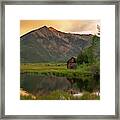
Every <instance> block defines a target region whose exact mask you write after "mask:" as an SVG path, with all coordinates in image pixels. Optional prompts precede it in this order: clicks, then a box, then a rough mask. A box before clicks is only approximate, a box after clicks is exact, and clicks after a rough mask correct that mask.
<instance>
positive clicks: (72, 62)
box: [67, 57, 77, 69]
mask: <svg viewBox="0 0 120 120" xmlns="http://www.w3.org/2000/svg"><path fill="white" fill-rule="evenodd" d="M76 67H77V63H76V58H74V57H71V58H70V59H69V60H68V61H67V68H68V69H76Z"/></svg>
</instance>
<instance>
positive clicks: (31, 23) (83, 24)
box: [20, 20, 100, 36]
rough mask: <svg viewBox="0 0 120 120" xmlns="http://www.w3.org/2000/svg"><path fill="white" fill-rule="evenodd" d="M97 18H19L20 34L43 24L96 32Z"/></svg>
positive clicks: (69, 29) (79, 31) (71, 30)
mask: <svg viewBox="0 0 120 120" xmlns="http://www.w3.org/2000/svg"><path fill="white" fill-rule="evenodd" d="M97 25H100V21H99V20H20V36H22V35H24V34H26V33H28V32H30V31H32V30H35V29H38V28H40V27H43V26H47V27H53V28H55V29H57V30H59V31H62V32H67V33H79V34H97V32H98V30H97Z"/></svg>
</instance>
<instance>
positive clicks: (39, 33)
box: [20, 26, 93, 63]
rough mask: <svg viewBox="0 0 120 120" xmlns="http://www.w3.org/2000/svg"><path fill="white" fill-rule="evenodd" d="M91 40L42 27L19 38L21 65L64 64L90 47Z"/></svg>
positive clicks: (85, 36) (83, 36)
mask: <svg viewBox="0 0 120 120" xmlns="http://www.w3.org/2000/svg"><path fill="white" fill-rule="evenodd" d="M92 38H93V35H91V34H90V35H80V34H71V33H65V32H61V31H58V30H56V29H54V28H52V27H46V26H43V27H41V28H39V29H36V30H33V31H31V32H29V33H27V34H25V35H23V36H21V37H20V58H21V63H39V62H65V61H67V60H68V59H69V58H70V57H72V56H77V55H78V54H79V53H80V51H82V50H83V49H84V48H86V47H88V46H90V45H91V40H92Z"/></svg>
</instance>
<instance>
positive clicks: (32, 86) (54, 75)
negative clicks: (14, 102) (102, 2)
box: [20, 20, 100, 100]
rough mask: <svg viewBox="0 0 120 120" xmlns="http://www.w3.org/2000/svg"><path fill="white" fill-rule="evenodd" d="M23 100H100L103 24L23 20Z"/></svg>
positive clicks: (21, 34) (79, 21) (21, 67)
mask: <svg viewBox="0 0 120 120" xmlns="http://www.w3.org/2000/svg"><path fill="white" fill-rule="evenodd" d="M20 100H100V21H99V20H20Z"/></svg>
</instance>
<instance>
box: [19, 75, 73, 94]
mask: <svg viewBox="0 0 120 120" xmlns="http://www.w3.org/2000/svg"><path fill="white" fill-rule="evenodd" d="M20 87H21V88H23V90H25V91H27V92H29V93H32V94H34V95H43V94H49V92H51V91H54V90H67V89H69V88H70V87H71V84H70V82H69V81H68V80H67V78H65V77H47V76H46V77H45V76H44V77H40V76H31V75H24V74H22V75H21V86H20Z"/></svg>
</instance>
